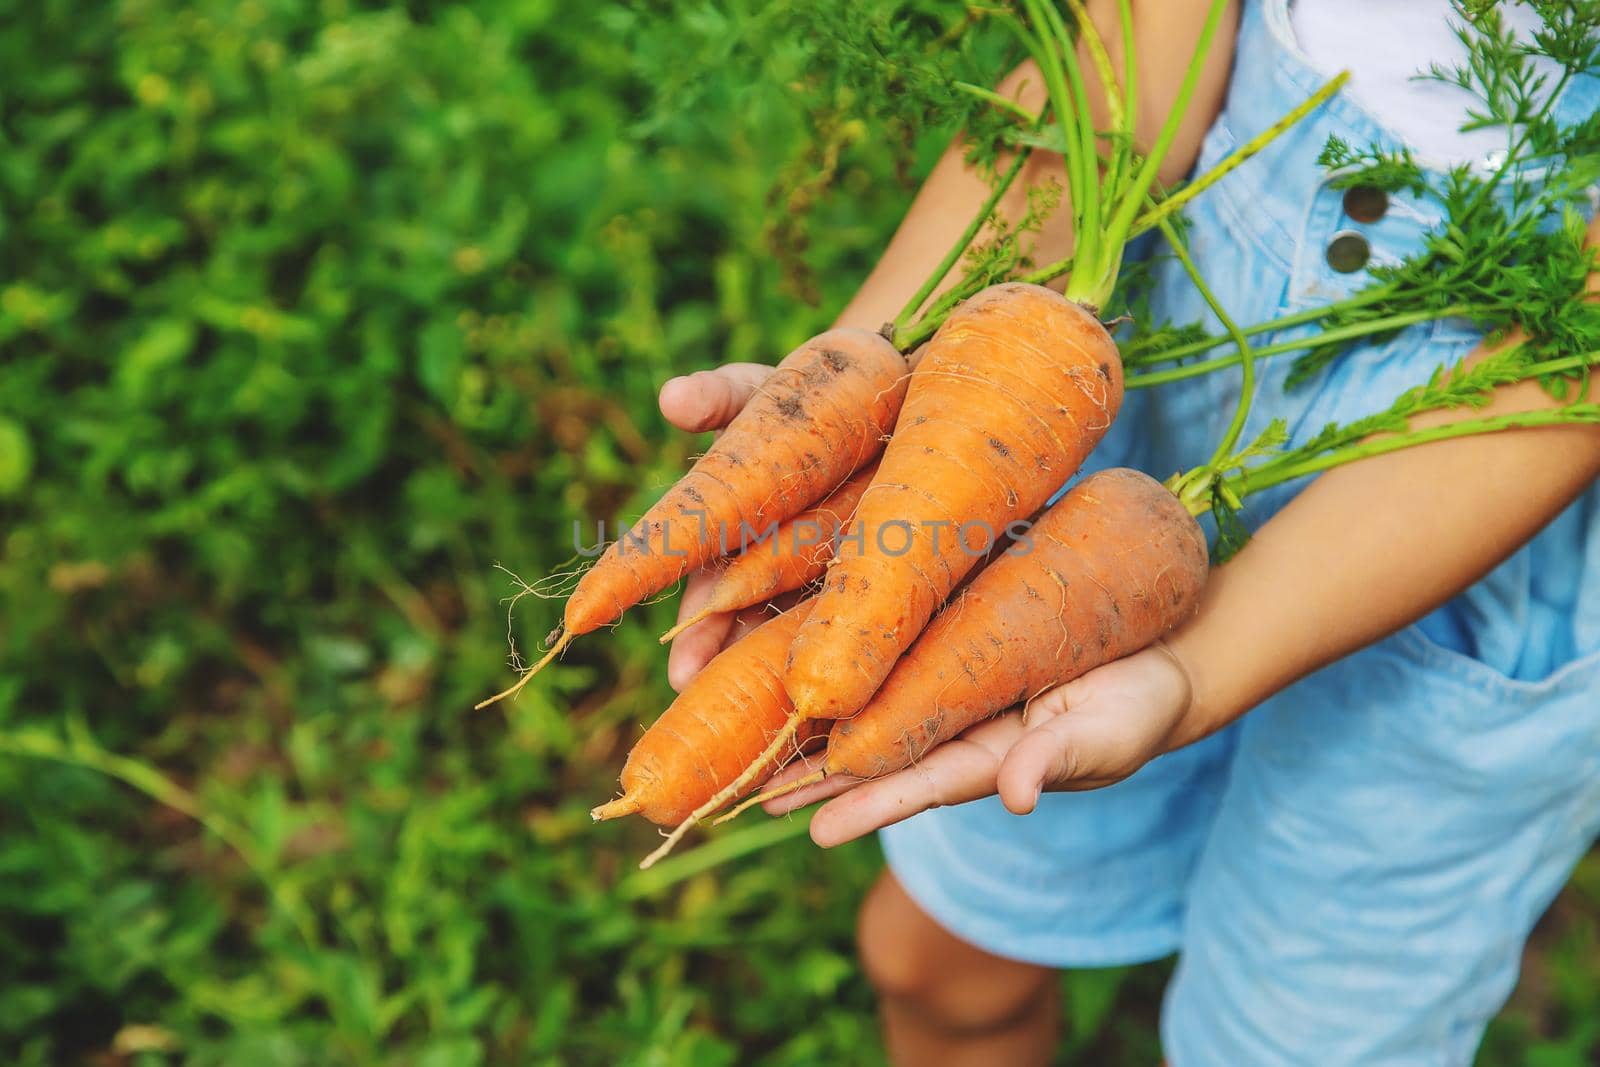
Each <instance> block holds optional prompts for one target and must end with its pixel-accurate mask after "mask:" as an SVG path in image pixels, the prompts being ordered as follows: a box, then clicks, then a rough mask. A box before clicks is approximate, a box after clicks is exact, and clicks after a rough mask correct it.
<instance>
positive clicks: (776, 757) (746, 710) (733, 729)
mask: <svg viewBox="0 0 1600 1067" xmlns="http://www.w3.org/2000/svg"><path fill="white" fill-rule="evenodd" d="M811 605H812V601H806V602H805V603H802V604H800V605H798V606H796V607H795V608H793V609H791V610H790V611H788V612H786V613H784V614H782V615H779V616H777V617H776V618H773V619H769V620H768V621H766V622H764V623H762V624H761V625H760V626H758V627H756V628H755V629H754V630H751V631H750V632H749V633H748V634H746V635H744V636H743V637H741V638H740V639H739V640H738V641H736V642H734V643H733V644H732V645H730V646H729V647H728V648H726V649H724V650H723V651H722V652H721V653H720V654H718V655H717V657H716V658H715V659H713V660H712V661H711V662H710V663H708V664H706V667H705V669H704V670H702V671H701V672H700V673H699V674H697V675H695V677H694V681H692V682H690V683H689V684H688V686H686V687H685V688H684V690H683V692H682V693H679V694H678V698H677V699H676V700H674V701H673V702H672V704H671V706H670V707H668V708H667V710H666V711H665V712H663V713H662V714H661V717H660V718H659V719H657V720H656V721H655V723H654V725H652V726H651V727H650V728H649V729H648V730H646V731H645V732H644V736H643V737H641V738H640V739H639V742H638V744H636V745H634V747H633V751H632V752H630V753H629V754H628V761H627V763H626V764H624V765H623V768H622V796H620V797H618V798H617V799H615V800H612V801H610V802H609V803H606V804H602V805H600V806H599V807H597V808H595V809H594V810H593V811H592V812H590V813H589V814H590V815H591V816H592V817H593V818H595V819H596V820H601V819H614V818H617V817H619V816H622V815H632V814H635V813H639V814H642V815H643V816H644V817H645V818H647V819H649V820H650V821H651V822H653V823H656V824H658V825H661V826H672V825H674V824H680V825H682V826H684V827H687V826H692V825H694V821H695V819H696V817H697V813H698V812H699V811H700V809H701V808H702V807H703V805H704V804H705V803H706V802H707V801H708V800H710V799H711V798H712V797H714V796H716V795H718V794H719V793H721V792H722V791H723V790H724V789H726V788H727V787H728V786H729V785H730V783H733V782H735V781H736V780H740V779H741V778H742V780H743V781H744V783H745V784H749V783H751V782H754V781H755V780H756V778H757V777H758V776H759V774H760V773H761V772H762V771H766V772H770V771H772V770H774V769H776V767H777V765H778V764H779V763H780V762H782V758H783V755H784V753H782V752H774V753H771V754H770V755H768V756H766V757H764V758H759V759H758V756H759V754H761V753H762V752H763V751H764V750H765V749H767V747H768V743H769V742H770V741H771V740H772V738H773V737H774V736H775V735H776V734H777V733H778V731H779V730H781V729H783V727H784V725H785V723H787V722H788V721H789V715H790V713H791V712H792V711H793V710H794V706H793V705H792V704H790V703H789V695H788V694H787V693H785V692H784V689H783V681H782V675H783V662H784V658H785V657H786V656H787V655H788V653H789V645H790V644H791V643H792V642H793V641H794V635H795V632H796V631H797V630H799V629H800V626H801V624H802V623H803V622H805V619H806V616H807V615H809V614H810V613H811ZM791 736H792V735H791ZM752 766H754V767H756V768H757V771H756V772H755V773H751V772H750V768H751V767H752ZM713 810H714V809H713ZM708 814H710V812H709V811H708V812H705V813H704V814H702V815H699V816H698V817H700V818H703V817H704V815H708ZM679 837H682V833H681V832H680V833H678V835H677V837H673V838H670V839H669V843H668V844H667V845H664V846H663V848H662V849H661V850H660V851H659V852H658V853H657V854H656V855H664V854H665V852H666V850H667V849H670V848H671V844H672V843H675V842H676V841H677V840H678V838H679ZM656 855H653V856H652V857H651V858H649V859H647V860H646V861H645V863H644V866H646V867H648V866H649V865H650V864H651V863H653V862H654V861H655V858H656Z"/></svg>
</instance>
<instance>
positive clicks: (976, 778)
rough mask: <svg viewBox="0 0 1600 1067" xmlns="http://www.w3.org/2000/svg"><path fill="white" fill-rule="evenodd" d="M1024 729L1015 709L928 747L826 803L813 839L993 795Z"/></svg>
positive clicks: (859, 831)
mask: <svg viewBox="0 0 1600 1067" xmlns="http://www.w3.org/2000/svg"><path fill="white" fill-rule="evenodd" d="M1021 733H1022V726H1021V719H1020V717H1019V716H1018V714H1017V713H1016V712H1009V713H1007V714H1005V715H1002V716H1000V717H999V718H997V719H991V720H990V721H988V722H985V723H981V724H980V725H978V726H975V727H973V728H972V729H971V730H968V731H967V732H966V733H964V734H962V735H961V736H960V737H957V738H954V739H953V740H950V741H947V742H945V743H944V744H942V745H940V746H939V747H938V748H936V749H934V750H933V751H932V752H930V753H928V756H927V758H926V759H923V760H921V761H920V762H918V763H914V764H912V765H911V766H910V767H907V768H906V769H905V770H902V771H896V772H895V773H894V774H891V775H888V776H886V777H884V778H879V779H875V780H873V781H870V782H863V783H862V784H860V785H858V786H856V787H855V788H854V789H851V790H850V791H849V792H847V793H845V794H844V795H843V796H841V797H838V798H836V799H834V800H831V801H829V802H828V803H827V804H825V805H823V807H822V809H821V810H820V811H818V812H817V814H816V815H815V817H813V818H812V820H811V839H812V840H813V841H815V842H816V843H817V844H818V845H821V846H822V847H823V848H832V847H833V846H834V845H841V844H844V843H845V842H846V841H853V840H854V839H856V838H858V837H860V836H862V835H863V834H869V833H871V832H872V831H874V830H879V829H882V828H883V827H885V826H892V825H893V824H895V823H897V822H901V821H903V820H905V819H909V818H910V817H911V816H913V815H915V814H917V813H918V812H922V811H927V810H929V809H930V808H938V807H943V806H945V805H947V804H964V803H966V802H967V801H969V800H977V799H978V798H979V797H986V796H992V795H993V794H994V789H995V774H996V773H997V772H998V770H999V768H1000V760H1001V758H1002V757H1003V756H1004V755H1005V753H1006V752H1007V750H1009V749H1010V747H1011V746H1012V744H1013V743H1015V741H1016V740H1017V738H1018V737H1019V736H1021Z"/></svg>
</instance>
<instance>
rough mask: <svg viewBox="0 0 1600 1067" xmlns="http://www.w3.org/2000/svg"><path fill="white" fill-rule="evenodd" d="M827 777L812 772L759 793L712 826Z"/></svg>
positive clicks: (713, 821)
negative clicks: (786, 783)
mask: <svg viewBox="0 0 1600 1067" xmlns="http://www.w3.org/2000/svg"><path fill="white" fill-rule="evenodd" d="M827 776H828V772H827V771H826V770H821V771H812V772H811V773H810V774H808V775H806V776H805V777H803V778H796V779H795V780H794V781H792V782H790V783H789V784H788V785H780V786H779V787H778V788H776V789H769V790H767V791H766V792H765V793H757V794H756V795H755V796H753V797H750V798H749V799H748V800H745V801H743V802H742V803H740V804H739V805H738V806H737V807H735V808H733V809H732V810H730V811H728V812H726V813H725V814H722V815H718V816H717V817H716V818H715V819H712V820H711V825H712V826H721V825H722V824H723V823H725V822H728V821H729V820H730V819H735V818H738V816H739V813H740V812H744V811H748V810H750V809H751V808H753V807H755V806H756V805H757V804H765V803H766V802H767V801H769V800H777V799H778V798H779V797H786V796H788V795H789V794H790V793H798V792H799V791H800V790H802V789H804V788H805V787H806V786H808V785H816V784H817V783H818V782H820V781H822V780H823V779H824V778H826V777H827Z"/></svg>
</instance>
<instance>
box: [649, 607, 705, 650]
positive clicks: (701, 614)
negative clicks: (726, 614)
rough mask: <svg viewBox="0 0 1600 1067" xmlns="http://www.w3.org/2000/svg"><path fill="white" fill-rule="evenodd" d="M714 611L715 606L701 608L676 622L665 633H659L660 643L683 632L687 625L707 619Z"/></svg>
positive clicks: (668, 640) (665, 642) (664, 642)
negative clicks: (676, 623)
mask: <svg viewBox="0 0 1600 1067" xmlns="http://www.w3.org/2000/svg"><path fill="white" fill-rule="evenodd" d="M716 613H717V612H716V609H715V608H703V609H701V610H700V611H697V612H695V613H694V614H693V615H690V616H689V617H688V618H687V619H684V620H683V621H682V622H680V623H678V625H676V626H674V627H673V628H672V629H670V630H668V631H667V632H666V633H664V634H662V635H661V643H662V644H663V645H664V644H667V643H668V642H670V641H671V640H672V639H673V638H674V637H677V636H678V635H679V634H681V633H683V631H685V630H687V629H688V628H689V627H691V626H693V625H694V624H695V623H697V622H700V621H701V620H703V619H709V618H710V617H711V616H713V615H715V614H716Z"/></svg>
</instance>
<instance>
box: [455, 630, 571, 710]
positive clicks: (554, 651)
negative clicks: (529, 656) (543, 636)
mask: <svg viewBox="0 0 1600 1067" xmlns="http://www.w3.org/2000/svg"><path fill="white" fill-rule="evenodd" d="M576 636H578V635H577V634H575V633H573V632H571V631H570V630H569V631H568V632H566V633H564V634H562V635H561V640H559V641H557V642H556V643H555V644H554V645H552V646H551V648H550V651H549V652H546V653H545V654H544V658H543V659H541V660H540V661H539V662H538V663H535V664H534V665H533V666H532V667H529V668H528V669H527V670H525V671H523V672H522V677H521V678H518V679H517V680H516V681H515V682H514V683H512V684H511V685H510V686H508V687H506V688H505V689H502V690H500V692H498V693H496V694H495V695H494V696H492V697H489V698H488V699H487V700H480V701H478V702H477V703H476V704H474V705H472V710H473V711H482V710H483V709H484V708H486V707H488V706H489V705H490V704H496V703H499V702H500V701H502V700H505V699H507V698H509V697H514V696H516V695H517V694H518V693H520V692H522V687H523V686H525V685H527V684H528V683H529V682H530V681H532V680H533V676H534V675H536V674H538V673H539V672H540V671H542V670H544V669H545V668H546V667H547V666H549V665H550V661H551V660H553V659H555V658H556V657H557V656H559V655H561V653H563V652H565V651H566V649H567V646H568V645H570V644H571V643H572V639H573V638H574V637H576Z"/></svg>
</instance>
